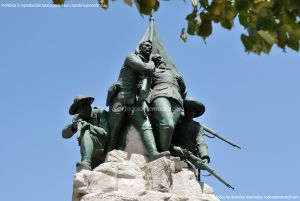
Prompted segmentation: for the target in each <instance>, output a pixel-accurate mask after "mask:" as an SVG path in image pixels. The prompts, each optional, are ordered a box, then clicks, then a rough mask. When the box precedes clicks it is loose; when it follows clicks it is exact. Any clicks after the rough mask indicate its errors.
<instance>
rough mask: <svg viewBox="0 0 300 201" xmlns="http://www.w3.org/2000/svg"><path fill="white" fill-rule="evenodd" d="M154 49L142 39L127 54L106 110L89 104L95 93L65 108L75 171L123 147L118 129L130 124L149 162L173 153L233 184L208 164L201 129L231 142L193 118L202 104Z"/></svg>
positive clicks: (122, 138)
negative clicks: (76, 154)
mask: <svg viewBox="0 0 300 201" xmlns="http://www.w3.org/2000/svg"><path fill="white" fill-rule="evenodd" d="M150 39H151V37H150ZM152 48H153V44H152V40H144V41H142V42H141V43H140V44H139V46H138V48H137V50H136V51H135V52H134V53H132V54H130V55H128V56H127V57H126V58H125V61H124V64H123V66H122V67H121V70H120V74H119V77H118V81H117V83H115V84H113V85H112V86H111V87H110V88H109V90H108V95H107V100H106V104H107V106H109V111H105V110H101V109H98V108H96V107H94V108H92V106H91V104H92V103H93V101H94V98H93V97H83V96H77V97H75V99H74V102H73V103H72V105H71V106H70V109H69V114H70V115H74V118H73V121H72V123H71V124H69V125H67V126H66V128H64V129H63V131H62V136H63V137H64V138H70V137H72V136H73V135H74V134H75V133H77V138H78V143H79V145H80V152H81V162H79V163H77V164H76V167H77V171H80V170H81V169H88V170H92V169H94V168H95V167H97V166H98V165H99V164H101V163H103V162H104V160H105V156H106V154H107V153H108V152H110V151H112V150H114V149H122V148H123V147H122V141H123V140H124V136H123V132H122V131H123V130H124V128H125V127H126V126H127V125H128V123H131V124H132V125H133V126H134V127H135V128H136V130H137V131H138V132H139V134H140V136H141V139H142V142H143V144H144V146H145V148H146V151H147V155H148V158H149V160H150V161H152V160H155V159H157V158H160V157H170V156H171V155H172V156H177V157H180V158H181V159H183V160H187V161H188V163H189V164H191V165H192V166H193V167H194V168H199V169H204V170H207V171H208V172H209V173H211V174H212V175H214V176H215V177H216V178H218V179H219V180H220V181H221V182H223V183H224V184H225V185H227V186H228V187H230V188H232V187H231V186H230V185H229V184H228V183H227V182H225V181H224V180H223V179H222V178H221V177H220V176H219V175H217V174H216V173H215V172H214V170H212V169H211V168H210V167H209V166H208V163H210V157H209V153H208V146H207V145H206V143H205V140H204V135H205V131H206V132H209V133H211V134H212V135H213V136H215V137H218V138H220V139H221V140H224V141H225V142H228V143H230V144H231V145H233V146H234V144H233V143H231V142H229V141H227V140H226V139H225V138H223V137H221V136H219V135H218V134H217V133H215V132H213V131H211V130H210V129H208V128H207V127H205V126H202V125H201V124H200V123H199V122H197V121H194V118H196V117H199V116H201V115H202V114H203V113H204V111H205V107H204V105H203V104H202V103H201V102H199V101H196V100H193V99H190V98H186V95H187V91H186V86H185V83H184V80H183V78H182V77H181V76H180V75H179V74H178V73H177V72H176V71H175V70H174V69H172V68H171V67H169V66H168V64H169V63H168V62H166V61H164V58H163V57H162V56H161V55H160V54H159V53H157V52H155V53H154V52H153V51H152ZM128 120H129V121H130V122H128ZM235 146H236V147H238V146H237V145H235ZM238 148H240V147H238Z"/></svg>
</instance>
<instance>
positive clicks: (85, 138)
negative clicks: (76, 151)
mask: <svg viewBox="0 0 300 201" xmlns="http://www.w3.org/2000/svg"><path fill="white" fill-rule="evenodd" d="M93 150H94V143H93V140H92V138H91V136H90V133H89V132H88V131H86V132H85V133H84V134H83V135H82V137H81V139H80V153H81V162H80V163H78V166H79V167H80V168H83V169H91V162H92V154H93ZM76 167H77V164H76Z"/></svg>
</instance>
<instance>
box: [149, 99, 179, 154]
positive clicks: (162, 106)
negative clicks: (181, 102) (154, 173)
mask: <svg viewBox="0 0 300 201" xmlns="http://www.w3.org/2000/svg"><path fill="white" fill-rule="evenodd" d="M153 106H154V114H153V115H154V118H155V119H156V122H159V135H158V137H159V150H160V151H168V150H169V148H170V145H171V141H172V135H173V131H174V126H175V125H174V119H173V113H172V106H171V103H170V101H169V100H168V99H167V98H165V97H159V98H156V99H155V100H154V101H153Z"/></svg>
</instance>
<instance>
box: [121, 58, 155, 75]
mask: <svg viewBox="0 0 300 201" xmlns="http://www.w3.org/2000/svg"><path fill="white" fill-rule="evenodd" d="M125 66H127V67H129V68H132V69H134V70H136V71H138V72H140V73H151V72H152V71H153V70H154V68H155V66H154V63H153V61H149V62H148V63H145V62H143V61H142V59H141V58H140V57H139V56H138V55H136V54H130V55H129V56H127V57H126V59H125Z"/></svg>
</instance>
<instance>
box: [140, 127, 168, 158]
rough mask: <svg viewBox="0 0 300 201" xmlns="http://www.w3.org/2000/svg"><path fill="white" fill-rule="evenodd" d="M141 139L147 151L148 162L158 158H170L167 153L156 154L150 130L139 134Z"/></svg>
mask: <svg viewBox="0 0 300 201" xmlns="http://www.w3.org/2000/svg"><path fill="white" fill-rule="evenodd" d="M141 137H142V140H143V143H144V145H145V148H146V150H147V153H148V156H149V160H150V161H153V160H156V159H158V158H160V157H170V152H169V151H164V152H158V151H157V148H156V143H155V139H154V136H153V132H152V130H144V131H142V132H141Z"/></svg>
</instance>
